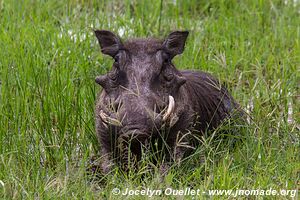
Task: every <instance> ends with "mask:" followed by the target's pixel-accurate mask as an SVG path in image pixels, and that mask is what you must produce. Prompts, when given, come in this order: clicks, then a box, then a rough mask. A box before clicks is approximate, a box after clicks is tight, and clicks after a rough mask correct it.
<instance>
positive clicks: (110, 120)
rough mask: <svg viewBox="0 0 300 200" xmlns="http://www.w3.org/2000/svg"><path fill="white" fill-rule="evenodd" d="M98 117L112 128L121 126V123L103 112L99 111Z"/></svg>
mask: <svg viewBox="0 0 300 200" xmlns="http://www.w3.org/2000/svg"><path fill="white" fill-rule="evenodd" d="M99 116H100V118H101V119H102V120H103V121H104V122H105V123H107V124H111V125H114V126H122V123H121V122H120V121H119V120H117V119H114V118H111V117H109V116H108V115H107V114H105V113H104V112H103V110H100V113H99Z"/></svg>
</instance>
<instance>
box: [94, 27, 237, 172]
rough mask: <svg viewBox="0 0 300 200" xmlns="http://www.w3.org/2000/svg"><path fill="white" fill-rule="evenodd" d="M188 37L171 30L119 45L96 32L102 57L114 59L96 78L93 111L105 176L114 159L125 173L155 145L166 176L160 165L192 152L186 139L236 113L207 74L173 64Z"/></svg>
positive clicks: (104, 32)
mask: <svg viewBox="0 0 300 200" xmlns="http://www.w3.org/2000/svg"><path fill="white" fill-rule="evenodd" d="M188 34H189V33H188V32H187V31H175V32H172V33H170V34H169V35H168V36H167V37H166V38H165V39H164V40H159V39H153V38H146V39H132V40H128V41H126V42H122V40H121V39H120V38H119V37H118V36H116V35H115V34H114V33H112V32H110V31H107V30H96V31H95V35H96V37H97V39H98V41H99V44H100V47H101V51H102V53H103V54H106V55H109V56H111V57H112V58H113V59H114V63H113V66H112V69H111V71H110V72H108V73H107V74H105V75H101V76H97V77H96V83H98V84H99V85H101V86H102V88H103V90H102V92H101V93H100V94H99V96H98V100H97V104H96V111H95V116H96V132H97V137H98V139H99V142H100V145H101V154H102V158H101V161H102V163H101V170H102V171H103V173H108V172H109V171H110V169H111V167H112V166H113V164H114V163H115V162H114V161H116V160H117V161H118V162H117V163H119V164H120V166H121V167H123V169H125V170H126V169H128V162H129V161H130V160H131V158H134V159H135V162H136V161H138V160H140V159H141V154H142V149H143V148H147V147H148V148H149V145H151V144H152V142H153V141H156V146H158V147H157V148H156V150H155V151H163V148H162V146H166V147H167V148H165V149H167V150H166V151H165V152H164V154H165V157H164V159H163V160H164V162H163V164H162V165H161V166H163V167H161V169H162V171H165V170H166V169H165V168H167V167H166V166H168V164H166V165H164V163H169V162H174V161H175V162H180V160H181V159H182V158H183V157H184V154H185V153H186V152H188V151H187V150H189V149H191V148H194V146H195V145H194V143H193V144H192V143H191V141H190V136H201V134H203V132H204V131H207V130H211V129H215V128H216V127H218V126H219V125H220V123H222V122H223V121H224V119H226V118H230V117H231V116H232V113H233V112H234V111H235V110H237V109H238V104H237V103H236V102H235V101H234V99H233V98H232V97H231V95H230V94H229V93H228V91H227V90H226V89H225V88H224V87H223V86H221V85H220V84H219V82H218V81H217V80H216V79H215V78H214V77H212V76H211V75H210V74H208V73H205V72H201V71H188V70H184V71H180V70H178V69H176V67H175V66H174V64H173V63H172V59H173V58H174V57H175V56H176V55H179V54H181V53H182V52H183V50H184V46H185V42H186V39H187V36H188ZM157 141H163V142H160V143H159V142H158V143H157ZM162 143H163V144H164V145H157V144H162ZM160 148H161V149H160ZM152 150H153V148H152ZM129 152H130V154H129ZM129 155H132V156H130V159H129Z"/></svg>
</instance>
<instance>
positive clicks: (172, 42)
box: [163, 31, 189, 59]
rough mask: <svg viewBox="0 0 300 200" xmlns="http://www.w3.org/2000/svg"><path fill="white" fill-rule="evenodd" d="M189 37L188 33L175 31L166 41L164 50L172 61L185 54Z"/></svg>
mask: <svg viewBox="0 0 300 200" xmlns="http://www.w3.org/2000/svg"><path fill="white" fill-rule="evenodd" d="M188 35H189V32H188V31H174V32H172V33H170V34H169V35H168V37H167V38H166V39H165V41H164V43H163V48H164V49H165V50H166V51H167V53H168V54H169V55H170V56H171V59H172V58H173V57H174V56H176V55H178V54H181V53H182V52H183V50H184V45H185V41H186V38H187V36H188Z"/></svg>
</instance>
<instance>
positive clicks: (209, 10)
mask: <svg viewBox="0 0 300 200" xmlns="http://www.w3.org/2000/svg"><path fill="white" fill-rule="evenodd" d="M174 2H177V3H174ZM188 2H189V3H188ZM285 2H286V3H285ZM294 2H297V1H292V0H291V1H272V0H268V1H262V0H260V1H258V0H257V1H250V0H249V1H239V2H238V3H237V2H236V1H233V0H232V1H231V0H229V1H225V0H221V1H217V0H209V1H201V3H198V1H196V0H192V1H171V0H167V1H129V0H126V1H120V2H114V3H112V2H111V1H99V2H98V1H96V0H94V1H92V0H91V1H79V0H78V1H75V0H71V1H65V2H63V1H56V0H53V1H29V0H25V1H22V3H20V1H16V0H15V1H3V0H1V1H0V50H1V51H0V122H1V126H0V135H1V145H0V153H1V154H0V199H21V198H22V199H53V198H62V199H85V198H94V199H103V198H107V199H124V196H121V195H117V196H114V195H113V194H112V192H111V191H112V189H113V188H116V187H117V188H119V189H120V190H122V191H125V188H132V189H142V188H147V187H148V188H150V189H165V188H167V187H172V188H177V189H184V188H186V187H191V188H194V189H200V190H201V191H208V190H209V189H233V190H236V189H269V188H273V189H276V190H280V189H299V187H300V186H299V184H300V182H299V180H300V156H299V155H300V144H299V137H300V136H299V109H300V108H299V104H300V103H299V80H300V79H299V67H300V3H299V2H298V3H294ZM94 28H98V29H109V30H112V31H115V32H117V33H119V35H121V36H122V37H123V38H128V37H136V36H137V37H146V36H156V37H162V36H164V35H167V34H168V33H169V32H170V31H171V30H177V29H181V30H185V29H187V30H189V31H190V36H189V38H188V43H187V46H186V50H185V52H184V54H183V55H182V56H180V57H178V58H176V59H175V63H176V65H177V66H178V68H181V69H199V70H200V69H201V70H205V71H209V72H211V73H212V74H214V75H215V76H216V77H218V78H219V79H220V80H221V81H222V82H224V83H225V84H226V85H227V86H228V89H229V90H230V91H231V92H232V94H233V96H234V97H235V98H236V99H237V100H238V101H239V102H240V104H241V105H242V106H243V107H245V108H248V109H249V110H251V115H252V118H253V121H252V122H251V123H250V125H249V126H248V127H247V129H246V130H244V131H245V132H244V133H245V134H244V136H243V137H242V144H240V145H239V146H238V147H237V148H236V149H234V150H233V149H229V148H224V146H223V147H222V146H221V147H220V145H210V144H211V142H212V141H210V140H209V139H207V140H206V141H204V145H203V147H202V148H200V150H199V151H202V152H203V153H202V154H201V158H200V157H199V156H197V155H194V156H193V158H191V159H190V160H189V161H187V163H190V164H185V165H183V166H182V167H174V168H173V169H172V170H171V171H170V172H169V174H168V175H167V176H166V178H165V180H164V181H162V182H161V181H160V178H159V174H158V173H149V172H147V171H146V170H145V171H140V172H138V173H135V174H134V173H130V174H128V175H122V173H121V172H119V171H114V173H112V174H111V175H108V176H106V177H104V179H102V180H101V182H100V183H96V182H91V181H89V178H88V177H87V176H86V173H85V168H86V165H87V163H88V161H89V158H90V157H91V156H92V155H94V154H96V153H97V148H98V147H97V145H98V144H97V140H96V138H95V131H94V113H93V112H94V104H95V97H96V94H97V93H98V92H99V91H100V87H98V86H97V85H96V84H95V83H94V78H95V77H96V75H99V74H103V73H105V72H106V71H107V70H108V69H109V68H110V66H111V60H110V59H109V58H108V57H103V56H102V55H101V54H100V49H99V46H98V44H97V41H96V39H95V37H94V35H93V32H92V30H93V29H94ZM297 112H298V113H297ZM199 160H202V162H201V164H200V162H198V161H199ZM195 163H196V164H195ZM142 176H143V178H142V179H141V177H142ZM163 197H164V198H174V196H163ZM205 197H209V196H208V195H207V194H203V195H200V196H196V198H200V199H201V198H205ZM240 197H241V198H249V197H247V196H240ZM132 198H135V199H136V198H137V197H136V196H135V197H132ZM141 198H142V199H143V198H146V197H145V196H144V197H143V196H142V197H141ZM156 198H157V199H158V198H160V197H158V196H156ZM188 198H192V197H191V196H189V197H188ZM215 198H225V199H226V198H229V197H228V196H219V197H215ZM251 198H256V197H254V196H253V197H251ZM257 198H261V199H262V198H264V197H257ZM269 198H270V199H271V196H269ZM276 198H279V199H281V198H290V196H276Z"/></svg>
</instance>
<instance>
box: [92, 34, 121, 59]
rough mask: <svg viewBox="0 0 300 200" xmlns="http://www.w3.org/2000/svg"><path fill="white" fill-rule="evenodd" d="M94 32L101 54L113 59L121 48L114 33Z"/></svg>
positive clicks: (119, 41)
mask: <svg viewBox="0 0 300 200" xmlns="http://www.w3.org/2000/svg"><path fill="white" fill-rule="evenodd" d="M94 32H95V35H96V37H97V39H98V42H99V44H100V47H101V52H102V53H104V54H106V55H110V56H112V57H115V55H116V54H117V53H118V51H119V50H120V48H122V46H123V45H122V42H121V40H120V38H119V37H118V36H116V35H115V34H114V33H112V32H110V31H106V30H95V31H94Z"/></svg>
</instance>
